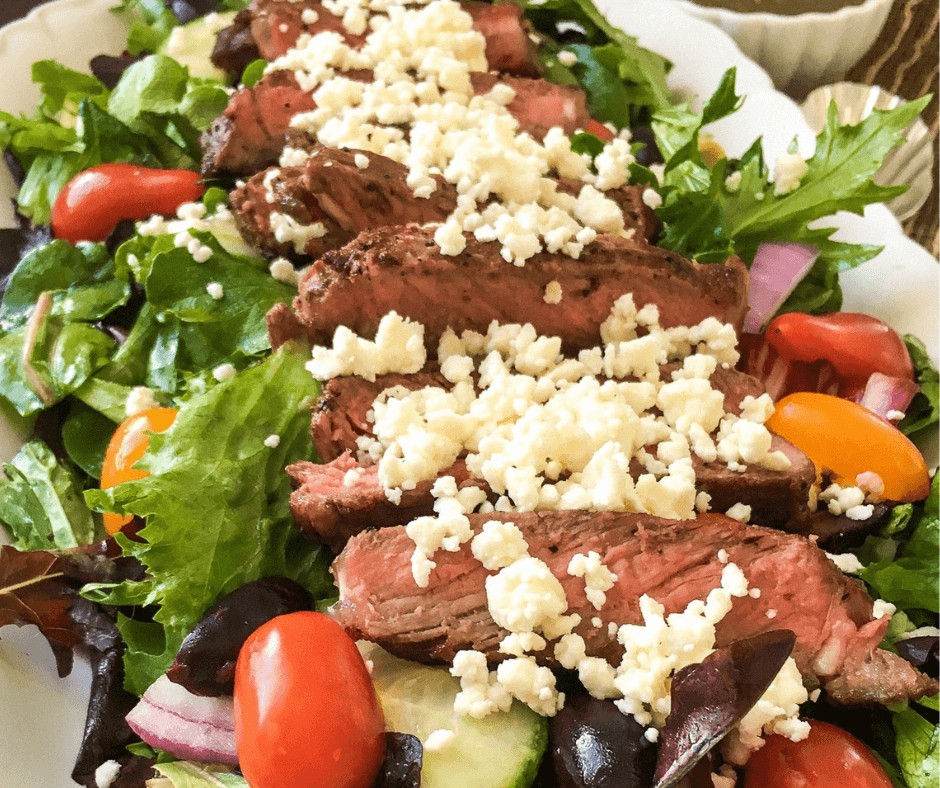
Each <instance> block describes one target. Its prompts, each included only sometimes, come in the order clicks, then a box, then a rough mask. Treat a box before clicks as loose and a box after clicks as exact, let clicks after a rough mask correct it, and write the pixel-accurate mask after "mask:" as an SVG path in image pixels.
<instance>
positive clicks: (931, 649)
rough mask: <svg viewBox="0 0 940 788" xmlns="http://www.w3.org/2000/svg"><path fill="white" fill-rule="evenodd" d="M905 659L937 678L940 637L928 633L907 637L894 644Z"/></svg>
mask: <svg viewBox="0 0 940 788" xmlns="http://www.w3.org/2000/svg"><path fill="white" fill-rule="evenodd" d="M894 647H895V648H896V649H897V650H898V654H900V655H901V656H902V657H904V659H906V660H907V661H908V662H910V663H911V664H912V665H913V666H914V667H915V668H917V669H918V670H920V671H923V672H924V673H926V674H927V675H928V676H931V677H933V678H937V667H938V665H937V662H938V660H937V655H938V652H940V638H936V637H933V636H931V635H926V636H924V637H916V638H907V639H906V640H899V641H898V642H897V643H895V644H894Z"/></svg>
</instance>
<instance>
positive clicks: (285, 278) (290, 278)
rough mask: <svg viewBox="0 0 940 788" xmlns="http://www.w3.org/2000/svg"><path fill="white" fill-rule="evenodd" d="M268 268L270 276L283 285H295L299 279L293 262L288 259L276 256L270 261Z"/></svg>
mask: <svg viewBox="0 0 940 788" xmlns="http://www.w3.org/2000/svg"><path fill="white" fill-rule="evenodd" d="M268 270H269V271H270V272H271V276H272V277H273V278H274V279H276V280H277V281H278V282H281V283H283V284H285V285H291V286H293V287H297V283H298V282H299V281H300V277H299V276H298V275H297V270H296V269H295V268H294V264H293V263H292V262H291V261H290V260H285V259H284V258H283V257H278V258H277V259H276V260H275V261H274V262H273V263H271V265H270V267H269V268H268Z"/></svg>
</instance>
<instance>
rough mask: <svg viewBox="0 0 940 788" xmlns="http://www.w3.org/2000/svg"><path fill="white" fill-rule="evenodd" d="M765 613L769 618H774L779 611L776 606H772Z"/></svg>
mask: <svg viewBox="0 0 940 788" xmlns="http://www.w3.org/2000/svg"><path fill="white" fill-rule="evenodd" d="M764 615H766V616H767V618H770V619H774V618H776V617H777V611H776V610H775V609H774V608H770V609H769V610H768V611H767V612H766V613H765V614H764Z"/></svg>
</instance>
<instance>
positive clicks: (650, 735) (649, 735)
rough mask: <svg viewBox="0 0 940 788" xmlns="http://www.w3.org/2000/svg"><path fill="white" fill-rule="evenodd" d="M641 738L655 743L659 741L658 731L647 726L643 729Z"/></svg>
mask: <svg viewBox="0 0 940 788" xmlns="http://www.w3.org/2000/svg"><path fill="white" fill-rule="evenodd" d="M643 738H644V739H646V740H647V741H648V742H649V743H650V744H656V742H658V741H659V731H658V730H656V728H647V729H646V730H645V731H643Z"/></svg>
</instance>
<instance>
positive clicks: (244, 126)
mask: <svg viewBox="0 0 940 788" xmlns="http://www.w3.org/2000/svg"><path fill="white" fill-rule="evenodd" d="M314 107H315V105H314V103H313V98H312V97H311V96H310V94H309V93H305V92H304V91H302V90H301V89H300V88H299V87H298V86H297V80H296V79H295V78H294V75H293V74H292V73H291V72H290V71H276V72H274V73H273V74H269V75H268V76H266V77H265V78H264V79H262V80H261V81H260V82H259V83H258V84H256V85H255V86H254V87H252V88H243V89H241V90H237V91H235V93H233V94H232V97H231V98H230V99H229V102H228V106H227V107H226V108H225V110H224V112H223V113H222V114H221V115H219V117H218V118H216V119H215V120H214V121H213V122H212V126H210V127H209V130H208V131H207V132H206V133H205V134H203V135H202V149H203V165H202V170H203V174H204V175H206V176H207V177H217V176H219V175H243V174H247V173H252V172H257V171H258V170H260V169H262V168H263V167H267V166H268V165H270V164H274V163H276V162H277V159H278V156H279V155H280V153H281V151H282V150H283V148H284V134H285V132H286V130H287V129H288V128H289V127H290V120H291V118H292V117H294V115H296V114H298V113H300V112H308V111H310V110H313V109H314Z"/></svg>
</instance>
